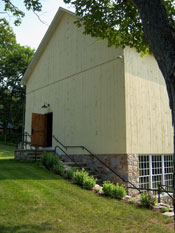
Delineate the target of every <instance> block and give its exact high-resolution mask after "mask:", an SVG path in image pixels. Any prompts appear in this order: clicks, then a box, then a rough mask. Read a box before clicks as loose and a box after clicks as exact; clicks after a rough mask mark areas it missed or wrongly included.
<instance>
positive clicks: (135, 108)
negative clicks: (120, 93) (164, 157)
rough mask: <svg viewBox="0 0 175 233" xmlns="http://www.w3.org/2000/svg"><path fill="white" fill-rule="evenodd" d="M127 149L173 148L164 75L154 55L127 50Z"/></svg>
mask: <svg viewBox="0 0 175 233" xmlns="http://www.w3.org/2000/svg"><path fill="white" fill-rule="evenodd" d="M124 57H125V61H124V62H125V88H126V90H125V93H126V131H127V138H126V141H127V153H139V154H153V153H154V154H159V153H160V154H163V153H172V152H173V131H172V123H171V113H170V109H169V102H168V96H167V91H166V87H165V83H164V79H163V77H162V75H161V73H160V70H159V68H158V66H157V63H156V62H155V59H154V58H153V56H147V57H144V58H141V57H140V55H139V54H138V53H136V51H135V50H134V49H130V48H127V49H125V50H124Z"/></svg>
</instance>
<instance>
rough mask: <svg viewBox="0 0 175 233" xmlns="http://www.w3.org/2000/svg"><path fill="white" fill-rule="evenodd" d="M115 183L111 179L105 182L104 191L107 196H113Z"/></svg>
mask: <svg viewBox="0 0 175 233" xmlns="http://www.w3.org/2000/svg"><path fill="white" fill-rule="evenodd" d="M114 187H115V185H114V184H113V183H111V182H110V181H104V182H103V192H104V194H105V195H106V196H113V190H114Z"/></svg>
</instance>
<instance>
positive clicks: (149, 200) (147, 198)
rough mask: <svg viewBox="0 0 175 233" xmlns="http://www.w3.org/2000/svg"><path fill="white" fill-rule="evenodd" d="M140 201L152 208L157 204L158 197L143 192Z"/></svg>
mask: <svg viewBox="0 0 175 233" xmlns="http://www.w3.org/2000/svg"><path fill="white" fill-rule="evenodd" d="M140 202H141V204H142V206H143V207H145V208H149V209H152V208H153V206H155V204H156V199H155V198H154V197H153V196H152V194H151V193H142V194H141V197H140Z"/></svg>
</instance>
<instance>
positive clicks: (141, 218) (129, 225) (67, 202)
mask: <svg viewBox="0 0 175 233" xmlns="http://www.w3.org/2000/svg"><path fill="white" fill-rule="evenodd" d="M1 148H2V150H3V151H2V152H0V153H1V154H0V156H4V153H6V152H5V151H6V149H7V151H8V148H6V149H5V147H3V146H2V147H0V150H1ZM9 149H11V148H9ZM2 153H3V154H2ZM7 155H9V156H11V152H7ZM5 157H6V155H5ZM6 158H7V157H6ZM10 158H11V157H10ZM170 222H172V219H169V218H167V217H164V216H163V215H161V214H160V213H157V212H153V211H150V210H146V209H142V208H139V207H136V206H133V205H131V204H127V203H123V202H120V201H117V200H114V199H110V198H105V197H101V196H98V195H96V194H94V193H93V192H91V191H86V190H83V189H81V188H80V187H78V186H77V185H74V184H70V183H69V182H68V181H66V180H64V179H62V178H61V177H58V176H56V175H54V174H52V173H50V172H48V171H47V170H45V169H42V168H39V167H38V166H37V165H36V164H34V163H25V162H17V161H14V160H13V159H9V160H8V159H1V160H0V233H20V232H21V233H40V232H44V233H52V232H55V233H64V232H65V233H91V232H92V233H93V232H96V233H113V232H114V233H116V232H119V233H123V232H129V233H138V232H140V233H144V232H148V233H154V232H158V233H161V232H162V233H165V232H166V233H168V232H173V230H171V229H170V227H169V225H170Z"/></svg>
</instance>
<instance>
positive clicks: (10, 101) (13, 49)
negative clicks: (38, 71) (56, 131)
mask: <svg viewBox="0 0 175 233" xmlns="http://www.w3.org/2000/svg"><path fill="white" fill-rule="evenodd" d="M0 40H2V42H3V43H0V121H1V124H2V125H3V135H4V140H5V141H6V140H7V134H8V133H9V131H10V128H13V130H14V129H16V130H19V129H20V128H21V126H22V117H23V102H24V97H25V90H24V88H23V87H22V86H21V79H22V76H23V74H24V72H25V70H26V68H27V66H28V64H29V62H30V60H31V58H32V55H33V53H34V51H33V50H32V49H30V48H29V47H24V46H21V45H19V44H17V42H16V39H15V34H14V33H13V31H12V29H11V28H10V27H9V25H8V22H7V21H6V20H5V19H1V20H0Z"/></svg>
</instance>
